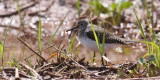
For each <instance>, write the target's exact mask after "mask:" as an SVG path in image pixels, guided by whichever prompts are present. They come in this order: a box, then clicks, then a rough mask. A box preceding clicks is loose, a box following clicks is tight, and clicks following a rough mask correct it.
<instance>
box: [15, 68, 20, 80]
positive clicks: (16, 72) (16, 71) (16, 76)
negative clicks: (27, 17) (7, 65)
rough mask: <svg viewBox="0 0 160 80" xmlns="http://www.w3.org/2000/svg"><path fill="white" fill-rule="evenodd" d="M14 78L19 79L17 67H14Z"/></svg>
mask: <svg viewBox="0 0 160 80" xmlns="http://www.w3.org/2000/svg"><path fill="white" fill-rule="evenodd" d="M15 80H20V78H19V72H18V68H15Z"/></svg>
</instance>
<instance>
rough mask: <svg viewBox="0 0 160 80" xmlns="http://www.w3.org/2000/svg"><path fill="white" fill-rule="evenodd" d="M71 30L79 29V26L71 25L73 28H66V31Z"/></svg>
mask: <svg viewBox="0 0 160 80" xmlns="http://www.w3.org/2000/svg"><path fill="white" fill-rule="evenodd" d="M72 30H79V26H76V27H73V28H71V29H68V30H67V32H68V31H72Z"/></svg>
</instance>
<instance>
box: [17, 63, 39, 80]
mask: <svg viewBox="0 0 160 80" xmlns="http://www.w3.org/2000/svg"><path fill="white" fill-rule="evenodd" d="M19 64H20V65H22V66H24V67H25V68H26V69H28V70H30V71H32V72H33V75H34V76H35V77H36V78H38V79H40V80H42V77H41V76H40V75H39V74H38V73H37V72H36V71H35V70H34V69H32V68H31V67H29V66H28V65H26V64H23V63H21V62H19Z"/></svg>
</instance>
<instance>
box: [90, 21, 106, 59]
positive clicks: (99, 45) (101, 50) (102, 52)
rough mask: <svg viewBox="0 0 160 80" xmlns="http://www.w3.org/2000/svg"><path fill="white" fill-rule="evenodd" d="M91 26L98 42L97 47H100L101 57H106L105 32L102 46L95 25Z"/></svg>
mask: <svg viewBox="0 0 160 80" xmlns="http://www.w3.org/2000/svg"><path fill="white" fill-rule="evenodd" d="M91 26H92V27H91V28H92V32H93V34H94V38H95V40H96V45H97V47H98V50H99V52H100V54H101V56H103V55H104V48H105V31H104V33H103V40H102V44H100V42H99V39H98V38H99V35H98V36H97V34H96V32H95V30H94V25H93V24H91Z"/></svg>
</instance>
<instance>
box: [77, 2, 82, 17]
mask: <svg viewBox="0 0 160 80" xmlns="http://www.w3.org/2000/svg"><path fill="white" fill-rule="evenodd" d="M76 8H77V10H78V16H80V11H81V7H80V0H76Z"/></svg>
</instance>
